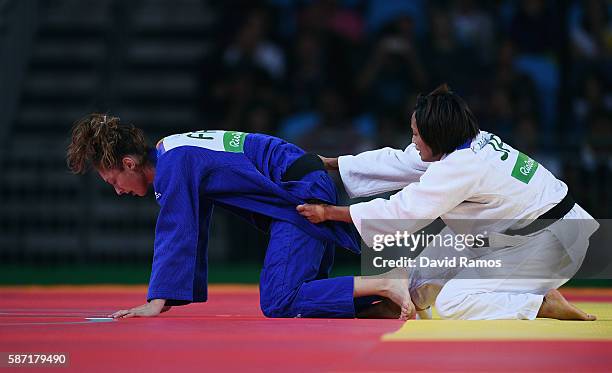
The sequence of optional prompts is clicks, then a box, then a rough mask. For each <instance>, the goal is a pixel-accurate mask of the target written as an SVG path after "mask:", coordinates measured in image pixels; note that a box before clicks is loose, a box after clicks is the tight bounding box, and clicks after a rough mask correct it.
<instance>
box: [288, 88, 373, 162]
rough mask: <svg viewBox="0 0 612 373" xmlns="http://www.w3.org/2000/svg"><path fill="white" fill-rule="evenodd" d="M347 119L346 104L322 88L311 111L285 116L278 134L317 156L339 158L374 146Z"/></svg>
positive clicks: (363, 131) (333, 90) (334, 91)
mask: <svg viewBox="0 0 612 373" xmlns="http://www.w3.org/2000/svg"><path fill="white" fill-rule="evenodd" d="M359 124H360V123H359V121H357V120H355V119H354V118H351V117H350V115H349V113H348V103H347V102H346V100H345V99H344V97H343V96H342V95H341V93H340V92H339V91H338V90H337V89H336V88H334V87H331V86H328V87H325V88H324V89H323V90H322V91H321V94H320V95H319V99H318V102H317V107H316V109H315V110H313V111H309V112H301V113H297V114H296V115H293V116H290V117H288V118H287V119H286V120H285V121H283V123H282V124H281V126H280V129H279V132H280V135H281V136H282V137H283V138H285V139H287V140H289V141H291V142H294V143H296V144H298V145H299V146H301V147H303V148H305V149H308V150H309V151H314V152H317V153H319V154H327V155H341V154H352V153H357V152H360V151H364V150H367V149H368V148H370V147H372V146H373V145H374V144H373V143H372V142H371V141H370V140H369V138H368V130H367V129H366V128H363V127H361V126H360V125H359Z"/></svg>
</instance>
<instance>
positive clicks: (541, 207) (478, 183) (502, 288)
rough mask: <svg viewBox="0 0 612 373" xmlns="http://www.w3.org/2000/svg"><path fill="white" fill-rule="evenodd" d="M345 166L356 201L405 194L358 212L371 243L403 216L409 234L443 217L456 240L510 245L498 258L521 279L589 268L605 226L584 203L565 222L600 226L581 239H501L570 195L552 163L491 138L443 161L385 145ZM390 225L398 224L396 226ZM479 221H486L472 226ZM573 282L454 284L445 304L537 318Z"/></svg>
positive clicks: (453, 314)
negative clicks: (468, 237)
mask: <svg viewBox="0 0 612 373" xmlns="http://www.w3.org/2000/svg"><path fill="white" fill-rule="evenodd" d="M338 165H339V171H340V175H341V178H342V181H343V183H344V186H345V188H346V190H347V192H348V193H349V196H350V197H365V196H371V195H375V194H379V193H382V192H388V191H393V190H398V189H401V190H400V191H399V192H397V193H396V194H394V195H392V196H391V197H390V199H388V200H387V199H382V198H378V199H374V200H372V201H369V202H364V203H358V204H354V205H351V206H350V213H351V218H352V220H353V222H354V224H355V226H356V227H357V230H358V231H359V233H360V234H361V236H362V238H363V239H364V241H365V242H366V243H367V244H368V245H369V246H371V245H370V244H371V242H372V241H371V240H372V236H373V235H374V234H393V233H394V231H395V230H396V229H394V228H396V227H397V220H398V219H402V224H403V225H402V228H403V230H406V231H408V232H417V231H418V230H420V229H421V228H423V227H425V226H426V225H427V224H428V223H430V222H432V221H433V220H435V219H436V218H438V217H441V218H442V219H443V220H444V221H445V223H446V224H447V225H448V227H449V228H450V229H452V230H453V231H454V232H455V233H473V234H476V233H482V232H488V235H489V236H490V237H491V246H492V247H499V248H500V249H499V250H493V251H492V252H489V254H488V255H493V256H498V257H499V256H503V258H504V261H505V262H506V263H512V262H513V258H514V259H515V260H514V264H515V265H516V271H517V272H519V273H521V271H525V273H531V274H533V273H547V272H549V271H546V270H545V269H546V268H547V266H551V268H552V266H556V267H558V266H563V265H567V264H568V263H573V264H574V265H576V263H578V264H579V263H580V262H581V261H582V258H583V257H584V255H585V252H586V249H587V247H588V239H589V237H590V235H591V234H592V233H593V232H594V231H595V230H597V228H598V224H597V222H595V221H594V219H593V218H592V217H591V216H590V215H589V214H588V213H587V212H586V211H584V210H583V209H582V208H581V207H580V206H578V205H577V204H576V205H575V206H574V208H573V209H572V210H571V211H570V212H569V213H568V214H567V215H566V216H565V217H564V219H584V221H587V222H591V224H586V223H585V224H583V223H580V224H579V225H581V226H582V228H583V229H581V231H580V234H579V235H577V234H575V232H573V233H568V232H567V229H560V228H558V227H557V228H556V226H558V224H556V223H555V224H553V225H551V226H550V227H548V228H546V229H545V230H543V231H540V232H537V233H535V234H533V235H530V236H529V237H518V238H517V237H508V236H505V235H502V234H498V235H495V234H493V235H491V232H504V231H505V230H507V229H520V228H523V227H525V226H526V225H528V224H529V223H531V222H532V221H533V219H536V218H537V217H539V216H541V215H542V214H543V213H545V212H546V211H548V210H550V209H551V208H552V207H554V206H555V205H556V204H557V203H559V202H560V201H561V200H562V199H563V198H564V197H565V195H566V194H567V191H568V188H567V186H566V185H565V183H563V182H562V181H560V180H558V179H557V178H555V176H554V175H553V174H551V173H550V172H549V171H548V170H547V169H546V168H544V167H543V166H542V165H540V164H538V163H537V162H536V161H534V160H533V159H531V158H529V157H528V156H526V155H524V154H522V153H520V152H519V151H517V150H515V149H513V148H512V147H510V146H509V145H507V144H504V143H503V142H502V141H501V139H499V137H497V136H495V135H493V134H491V133H488V132H484V131H481V132H480V133H479V134H478V135H477V136H476V138H475V139H474V140H473V141H472V142H471V144H470V146H469V147H467V148H464V149H459V150H456V151H454V152H452V153H450V154H447V155H445V156H444V157H442V159H441V160H440V161H437V162H431V163H426V162H422V161H421V159H420V156H419V153H418V151H417V150H416V148H415V145H414V144H411V145H409V146H408V147H407V148H406V149H405V150H404V151H401V150H396V149H391V148H384V149H380V150H374V151H368V152H365V153H362V154H359V155H357V156H342V157H339V158H338ZM385 219H393V220H395V221H391V220H387V222H388V223H387V222H385V221H384V220H385ZM469 219H478V220H473V221H472V222H471V223H470V224H468V225H469V227H466V220H469ZM372 220H375V221H372ZM581 222H582V220H581ZM459 223H460V224H459ZM457 224H459V225H457ZM564 228H565V227H564ZM533 248H537V250H533ZM427 250H429V251H430V252H431V250H436V248H431V247H428V248H426V251H427ZM421 255H423V254H421ZM478 255H480V254H475V256H478ZM487 259H489V257H487ZM519 260H520V261H519ZM556 267H554V268H556ZM576 269H577V268H576ZM540 270H544V271H543V272H538V271H540ZM518 277H520V276H518ZM526 277H527V276H526ZM464 278H465V277H464ZM565 281H567V279H532V278H525V279H517V278H516V276H515V277H513V278H510V279H491V280H483V279H478V280H471V279H453V280H451V281H449V282H448V283H446V284H445V286H444V289H443V290H442V291H441V293H440V294H439V295H438V299H437V301H436V306H437V308H438V312H439V313H440V314H441V316H443V317H446V318H460V319H502V318H503V319H507V318H511V319H514V318H519V319H533V318H535V317H536V315H537V312H538V309H539V307H540V305H541V303H542V298H543V294H545V293H546V292H547V291H548V290H550V289H554V288H557V287H559V286H561V285H562V284H563V283H564V282H565Z"/></svg>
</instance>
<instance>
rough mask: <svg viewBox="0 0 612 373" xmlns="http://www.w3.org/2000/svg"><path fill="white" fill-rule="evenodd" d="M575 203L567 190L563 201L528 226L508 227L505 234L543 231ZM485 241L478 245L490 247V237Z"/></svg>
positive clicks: (522, 234) (528, 233) (515, 234)
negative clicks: (513, 228)
mask: <svg viewBox="0 0 612 373" xmlns="http://www.w3.org/2000/svg"><path fill="white" fill-rule="evenodd" d="M574 205H576V202H575V201H574V199H573V198H572V196H571V195H570V194H569V192H567V194H566V195H565V197H563V199H562V200H561V202H559V203H557V204H556V205H555V206H554V207H553V208H551V209H550V210H548V211H546V212H545V213H543V214H542V215H540V216H538V218H537V219H536V220H534V221H532V222H531V223H529V225H527V226H526V227H523V228H520V229H515V230H512V229H508V230H507V231H505V232H504V234H506V235H509V236H527V235H530V234H532V233H535V232H538V231H541V230H542V229H544V228H548V227H549V226H551V225H552V224H553V223H554V222H556V221H557V220H559V219H562V218H563V217H564V216H565V215H567V213H568V212H570V210H571V209H573V208H574ZM483 241H484V244H483V245H480V246H478V247H488V246H489V238H488V237H485V238H484V239H483Z"/></svg>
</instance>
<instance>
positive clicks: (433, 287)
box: [410, 282, 442, 311]
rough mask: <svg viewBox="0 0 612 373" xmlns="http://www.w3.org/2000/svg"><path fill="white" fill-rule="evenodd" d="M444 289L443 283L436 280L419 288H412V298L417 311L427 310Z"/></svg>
mask: <svg viewBox="0 0 612 373" xmlns="http://www.w3.org/2000/svg"><path fill="white" fill-rule="evenodd" d="M440 290H442V284H438V283H435V282H427V283H423V284H422V285H420V286H419V287H417V288H414V289H410V299H411V300H412V303H413V304H414V306H415V308H416V310H417V311H422V310H425V309H427V308H429V307H431V306H432V305H433V304H434V303H435V302H436V297H437V296H438V293H440Z"/></svg>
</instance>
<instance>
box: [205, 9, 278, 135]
mask: <svg viewBox="0 0 612 373" xmlns="http://www.w3.org/2000/svg"><path fill="white" fill-rule="evenodd" d="M268 22H269V21H268V16H267V13H266V12H265V11H264V10H262V9H259V8H257V9H254V10H253V11H251V12H250V13H249V14H248V15H247V16H246V18H245V22H244V24H243V25H242V27H241V28H240V29H239V30H238V31H237V33H236V35H235V37H234V40H233V41H232V43H231V44H230V45H229V46H227V47H226V48H225V49H224V51H223V52H222V54H221V55H222V57H221V59H220V60H218V61H216V62H213V63H212V65H213V67H211V68H210V71H206V72H205V75H206V77H205V80H206V81H209V80H210V82H211V83H210V87H206V88H208V90H207V94H206V95H205V100H204V106H205V107H204V112H205V116H206V117H207V118H208V120H209V121H211V122H212V123H211V126H212V127H216V128H221V129H235V130H249V127H248V124H249V120H250V119H253V118H252V117H249V115H251V114H252V112H250V111H252V109H253V108H255V107H256V108H259V111H258V112H259V113H264V112H265V113H268V114H267V117H268V118H274V117H276V116H277V115H279V114H278V113H280V112H281V111H283V107H284V101H283V100H282V98H281V95H280V93H279V89H278V87H279V85H280V84H281V79H282V78H283V77H284V75H285V60H284V54H283V52H282V50H281V49H280V48H279V47H277V46H276V45H275V44H274V43H272V42H271V41H269V40H267V37H266V35H267V30H268V28H269V27H268ZM257 123H258V126H259V128H261V130H262V131H272V130H273V129H274V128H273V127H272V124H271V123H267V124H266V125H265V126H264V127H261V126H263V123H262V121H261V120H260V121H257Z"/></svg>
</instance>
